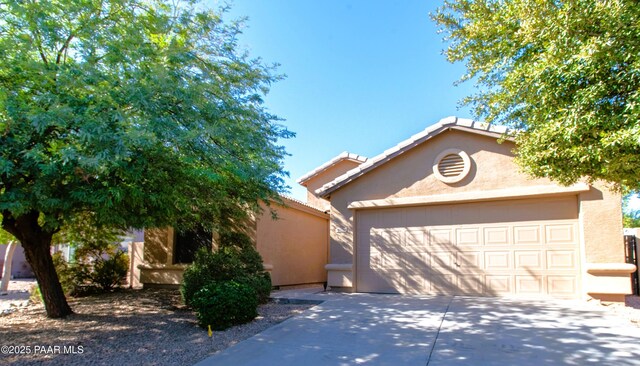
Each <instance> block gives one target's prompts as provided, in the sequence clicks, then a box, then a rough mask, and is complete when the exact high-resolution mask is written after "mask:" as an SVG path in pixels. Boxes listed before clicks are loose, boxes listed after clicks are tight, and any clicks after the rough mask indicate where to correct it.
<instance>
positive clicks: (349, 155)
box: [297, 151, 367, 185]
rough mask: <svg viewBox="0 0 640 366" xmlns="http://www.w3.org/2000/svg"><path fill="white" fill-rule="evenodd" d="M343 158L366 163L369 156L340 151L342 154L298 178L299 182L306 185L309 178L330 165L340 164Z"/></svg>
mask: <svg viewBox="0 0 640 366" xmlns="http://www.w3.org/2000/svg"><path fill="white" fill-rule="evenodd" d="M342 160H352V161H355V162H360V163H364V162H366V161H367V158H366V157H364V156H361V155H358V154H353V153H350V152H347V151H344V152H342V153H340V155H338V156H336V157H334V158H333V159H331V160H329V161H327V162H326V163H324V164H322V165H320V166H319V167H317V168H315V169H313V170H312V171H310V172H309V173H307V174H305V175H303V176H302V177H300V178H298V180H297V182H298V184H302V185H304V183H305V182H307V181H308V180H309V179H311V178H313V177H315V176H316V175H318V174H320V173H322V172H323V171H325V170H327V169H329V168H330V167H332V166H334V165H336V164H338V163H339V162H341V161H342Z"/></svg>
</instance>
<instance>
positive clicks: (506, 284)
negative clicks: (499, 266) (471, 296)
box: [485, 275, 513, 295]
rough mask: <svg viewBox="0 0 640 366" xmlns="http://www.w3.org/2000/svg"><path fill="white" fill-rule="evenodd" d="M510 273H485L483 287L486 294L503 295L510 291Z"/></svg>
mask: <svg viewBox="0 0 640 366" xmlns="http://www.w3.org/2000/svg"><path fill="white" fill-rule="evenodd" d="M512 287H513V286H512V284H511V276H510V275H487V276H485V288H486V291H485V292H486V294H488V295H504V294H510V293H512V292H513V291H512Z"/></svg>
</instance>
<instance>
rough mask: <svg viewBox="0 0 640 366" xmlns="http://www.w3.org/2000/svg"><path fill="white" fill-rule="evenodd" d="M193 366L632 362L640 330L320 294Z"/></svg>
mask: <svg viewBox="0 0 640 366" xmlns="http://www.w3.org/2000/svg"><path fill="white" fill-rule="evenodd" d="M323 300H325V302H323V303H322V304H320V305H318V306H316V307H314V308H312V309H310V310H308V311H307V312H305V313H304V314H302V315H300V316H297V317H294V318H292V319H289V320H287V321H285V322H284V323H281V324H279V325H277V326H275V327H272V328H270V329H268V330H266V331H264V332H262V333H260V334H258V335H256V336H254V337H253V338H250V339H248V340H246V341H243V342H241V343H239V344H237V345H236V346H234V347H231V348H228V349H226V350H224V351H222V352H221V353H219V354H216V355H214V356H212V357H210V358H207V359H205V360H203V361H201V362H200V363H198V365H232V366H244V365H302V366H312V365H360V364H369V365H394V366H395V365H518V366H526V365H536V366H537V365H545V364H552V365H561V364H566V365H583V364H589V363H599V364H602V365H640V347H639V346H638V345H640V328H638V327H635V326H633V325H631V324H630V323H628V322H625V321H624V319H622V318H619V317H615V316H611V315H608V314H606V313H605V312H604V311H595V310H593V309H577V308H576V306H582V307H583V308H584V303H581V302H560V301H548V302H544V301H523V300H509V299H501V298H478V297H451V296H431V297H427V296H401V295H372V294H330V295H327V296H326V297H324V299H323Z"/></svg>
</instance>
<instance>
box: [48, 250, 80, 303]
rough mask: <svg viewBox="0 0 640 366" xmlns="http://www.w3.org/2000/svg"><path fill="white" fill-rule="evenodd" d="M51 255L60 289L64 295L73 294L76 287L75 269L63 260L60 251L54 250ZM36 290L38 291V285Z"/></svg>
mask: <svg viewBox="0 0 640 366" xmlns="http://www.w3.org/2000/svg"><path fill="white" fill-rule="evenodd" d="M51 257H52V258H53V265H54V266H55V267H56V273H57V274H58V279H59V280H60V284H61V285H62V290H63V291H64V293H65V294H66V295H71V294H74V293H75V292H76V290H77V287H78V279H77V277H78V276H77V270H75V268H73V266H71V265H69V263H67V261H66V260H64V257H63V256H62V253H61V252H55V253H53V255H52V256H51ZM38 291H40V288H39V287H38Z"/></svg>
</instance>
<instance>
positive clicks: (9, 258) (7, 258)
mask: <svg viewBox="0 0 640 366" xmlns="http://www.w3.org/2000/svg"><path fill="white" fill-rule="evenodd" d="M17 246H18V243H16V242H15V241H13V240H12V241H11V242H9V244H7V251H6V252H5V253H4V265H3V268H2V281H0V294H4V293H6V292H7V291H9V281H10V280H11V264H12V262H13V253H14V252H15V251H16V247H17Z"/></svg>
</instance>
